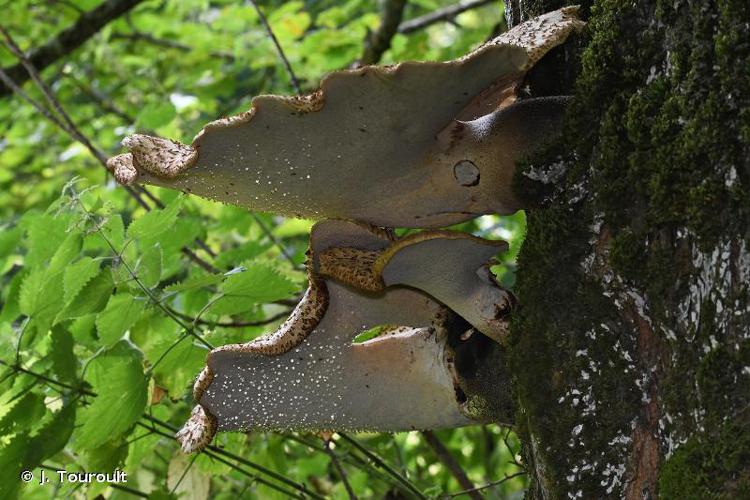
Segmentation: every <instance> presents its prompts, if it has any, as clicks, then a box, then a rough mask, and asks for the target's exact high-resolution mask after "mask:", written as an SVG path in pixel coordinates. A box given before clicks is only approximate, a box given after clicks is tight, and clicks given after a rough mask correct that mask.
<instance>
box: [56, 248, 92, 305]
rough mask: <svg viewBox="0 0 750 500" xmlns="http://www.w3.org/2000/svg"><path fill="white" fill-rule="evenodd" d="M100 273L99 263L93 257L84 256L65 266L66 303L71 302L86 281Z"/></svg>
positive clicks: (64, 287)
mask: <svg viewBox="0 0 750 500" xmlns="http://www.w3.org/2000/svg"><path fill="white" fill-rule="evenodd" d="M98 273H99V263H98V262H97V261H95V260H94V259H92V258H91V257H83V258H82V259H80V260H79V261H78V262H75V263H73V264H71V265H69V266H68V267H67V268H65V275H64V277H63V289H64V290H65V303H68V302H70V301H71V300H72V299H73V297H75V296H76V295H77V294H78V292H80V291H81V289H82V288H83V287H84V286H85V285H86V283H88V282H89V280H90V279H91V278H93V277H94V276H96V275H97V274H98Z"/></svg>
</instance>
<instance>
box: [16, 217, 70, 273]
mask: <svg viewBox="0 0 750 500" xmlns="http://www.w3.org/2000/svg"><path fill="white" fill-rule="evenodd" d="M24 223H25V224H26V225H27V233H28V236H27V242H26V246H27V248H28V249H29V253H27V254H26V259H25V262H26V265H28V266H31V267H36V266H40V265H42V264H44V263H45V262H46V261H47V260H49V259H50V258H51V257H52V256H53V255H54V254H55V252H56V251H57V249H58V248H59V247H60V245H61V244H62V243H63V241H65V238H66V237H67V234H66V230H67V220H65V219H64V218H62V217H53V216H51V215H34V216H31V217H29V218H26V219H24Z"/></svg>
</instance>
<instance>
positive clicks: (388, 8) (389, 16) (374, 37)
mask: <svg viewBox="0 0 750 500" xmlns="http://www.w3.org/2000/svg"><path fill="white" fill-rule="evenodd" d="M404 7H406V0H385V2H383V8H382V9H381V12H380V26H379V27H378V29H376V30H375V31H373V32H370V33H368V34H367V37H366V38H365V47H364V51H363V52H362V57H360V58H359V64H361V65H366V64H376V63H377V62H378V61H380V58H381V57H383V54H384V53H385V51H386V50H388V49H389V48H390V47H391V40H393V36H394V35H395V34H396V32H397V31H398V29H399V23H401V19H402V17H403V15H404Z"/></svg>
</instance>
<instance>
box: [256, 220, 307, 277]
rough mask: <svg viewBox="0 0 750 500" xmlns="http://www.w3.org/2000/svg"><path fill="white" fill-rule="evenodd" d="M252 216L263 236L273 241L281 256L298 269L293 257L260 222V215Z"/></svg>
mask: <svg viewBox="0 0 750 500" xmlns="http://www.w3.org/2000/svg"><path fill="white" fill-rule="evenodd" d="M250 216H251V217H252V218H253V220H255V222H256V223H257V224H258V226H260V230H261V231H263V234H265V235H266V236H267V237H268V239H269V240H271V243H273V244H274V246H276V248H278V249H279V251H280V252H281V255H283V256H284V258H285V259H286V260H287V261H288V262H289V263H290V264H291V265H292V267H297V264H296V263H295V262H294V259H293V258H292V256H291V255H289V254H288V253H287V251H286V248H284V245H282V244H281V242H280V241H279V240H277V239H276V236H274V235H273V233H272V232H271V230H270V229H269V228H268V227H266V225H265V224H264V223H263V221H262V220H260V217H258V214H256V213H254V212H251V213H250Z"/></svg>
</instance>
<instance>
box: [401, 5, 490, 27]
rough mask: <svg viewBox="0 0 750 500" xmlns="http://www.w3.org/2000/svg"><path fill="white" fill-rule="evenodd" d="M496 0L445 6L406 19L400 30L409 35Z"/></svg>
mask: <svg viewBox="0 0 750 500" xmlns="http://www.w3.org/2000/svg"><path fill="white" fill-rule="evenodd" d="M495 1H496V0H464V1H462V2H458V3H457V4H454V5H448V6H447V7H443V8H442V9H438V10H436V11H434V12H430V13H429V14H425V15H424V16H419V17H415V18H414V19H409V20H408V21H404V22H403V23H401V24H400V25H399V27H398V32H399V33H401V34H403V35H407V34H409V33H413V32H415V31H418V30H421V29H423V28H426V27H427V26H430V25H432V24H435V23H439V22H441V21H451V20H452V19H453V18H455V17H456V16H457V15H459V14H461V13H462V12H466V11H467V10H471V9H476V8H478V7H482V6H484V5H488V4H491V3H493V2H495Z"/></svg>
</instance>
